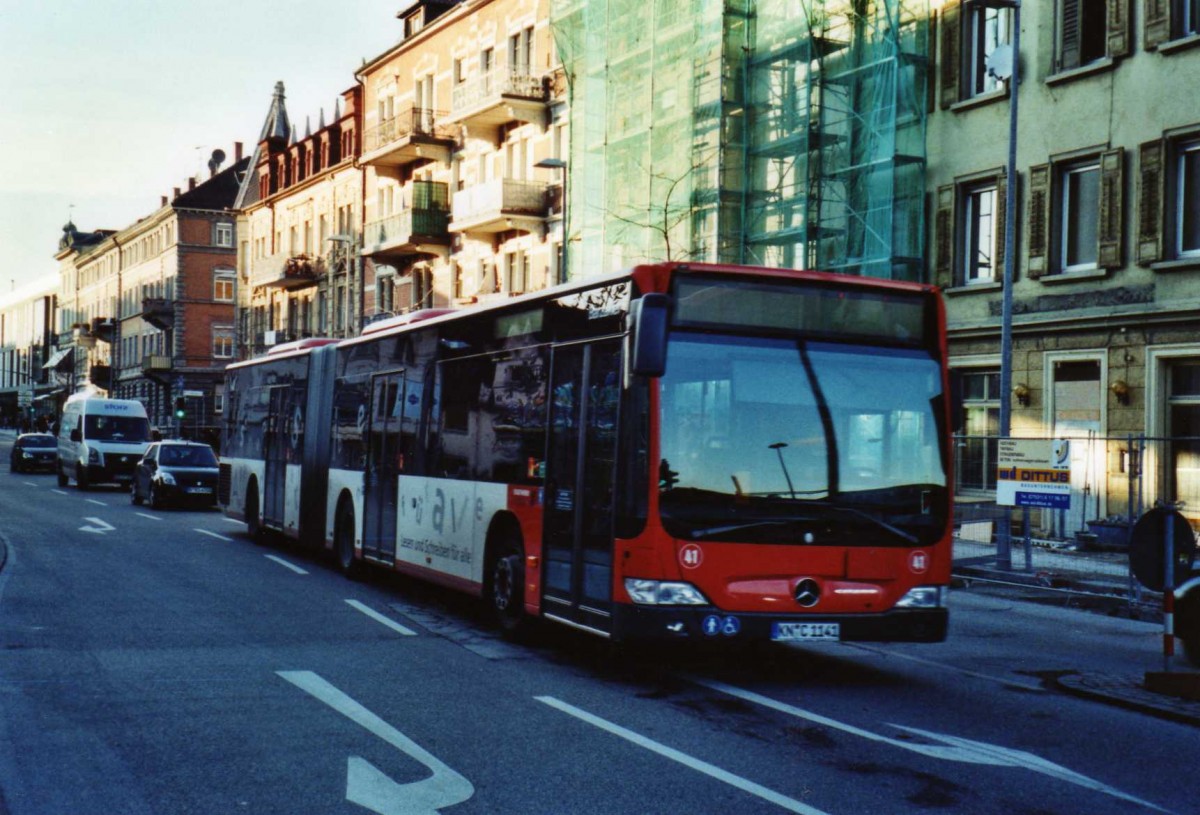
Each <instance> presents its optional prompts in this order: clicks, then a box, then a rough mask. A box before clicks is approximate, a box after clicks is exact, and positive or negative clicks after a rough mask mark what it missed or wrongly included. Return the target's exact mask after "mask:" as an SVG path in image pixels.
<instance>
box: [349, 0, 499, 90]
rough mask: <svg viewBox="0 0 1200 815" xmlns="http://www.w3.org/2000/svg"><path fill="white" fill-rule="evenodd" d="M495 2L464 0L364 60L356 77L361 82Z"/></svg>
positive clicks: (490, 0)
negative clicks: (412, 32)
mask: <svg viewBox="0 0 1200 815" xmlns="http://www.w3.org/2000/svg"><path fill="white" fill-rule="evenodd" d="M493 2H495V0H463V2H462V3H461V4H460V5H459V6H458V8H456V9H454V10H453V11H448V12H446V13H445V14H443V15H442V16H441V17H438V18H437V19H436V20H434V21H433V22H432V23H430V24H429V25H427V26H425V27H424V28H422V29H421V30H420V31H418V32H417V33H416V34H414V35H412V36H411V37H407V38H405V39H403V40H401V41H400V42H398V43H396V44H395V45H393V46H392V47H391V48H389V49H388V50H386V51H384V52H383V53H382V54H380V55H379V56H377V57H375V58H373V59H369V60H367V61H366V62H364V63H363V64H362V66H361V67H360V68H359V69H358V70H357V71H355V72H354V78H355V79H357V80H358V81H359V82H363V81H364V79H365V78H366V76H367V75H368V74H370V73H372V72H374V71H376V70H378V69H379V68H380V67H381V66H383V65H385V64H387V62H388V61H389V60H391V59H394V58H395V57H397V56H399V55H401V54H403V53H405V52H407V51H410V50H412V49H413V48H416V47H417V46H418V45H420V44H421V43H423V42H424V41H425V40H428V39H429V38H431V37H433V36H435V35H436V34H438V33H440V32H441V31H442V29H444V28H449V27H450V26H452V25H454V24H455V23H457V22H458V21H459V20H461V19H463V18H465V17H470V16H471V15H472V14H474V13H475V12H477V11H479V9H481V8H483V7H484V6H486V5H489V4H490V3H493Z"/></svg>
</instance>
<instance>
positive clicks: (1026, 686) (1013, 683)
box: [842, 642, 1046, 693]
mask: <svg viewBox="0 0 1200 815" xmlns="http://www.w3.org/2000/svg"><path fill="white" fill-rule="evenodd" d="M842 645H845V646H847V647H849V648H854V649H857V650H859V651H867V652H868V653H872V654H878V655H879V656H882V657H895V658H896V659H906V660H908V661H909V662H915V663H917V664H918V665H926V666H928V667H930V668H940V669H941V670H943V671H950V672H951V673H957V674H962V675H963V676H971V677H974V678H976V679H986V680H987V681H989V682H997V683H999V684H1001V685H1005V686H1007V687H1010V688H1017V689H1018V690H1027V691H1033V692H1035V693H1045V692H1046V689H1045V688H1043V687H1042V686H1041V685H1034V684H1033V683H1031V682H1020V681H1018V680H1016V679H1005V678H1004V677H1002V676H992V675H991V674H985V673H979V672H978V671H969V670H967V669H966V668H959V667H958V666H956V665H948V664H947V663H945V662H934V661H933V660H931V659H922V658H921V657H914V656H909V655H908V654H898V653H896V652H895V651H888V650H885V649H883V648H874V647H872V646H870V645H863V644H862V643H859V642H844V643H842Z"/></svg>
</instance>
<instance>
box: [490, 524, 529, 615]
mask: <svg viewBox="0 0 1200 815" xmlns="http://www.w3.org/2000/svg"><path fill="white" fill-rule="evenodd" d="M522 550H523V547H522V545H521V538H520V535H519V534H517V533H514V532H513V531H512V530H508V529H501V530H500V531H499V532H498V533H497V537H496V540H495V545H494V550H493V551H494V552H495V556H494V558H493V559H492V568H491V576H490V579H489V580H488V602H489V604H490V606H491V612H492V614H494V615H495V618H496V622H497V624H498V625H499V626H500V631H501V633H502V634H503V635H504V636H505V637H508V638H510V639H515V638H517V637H519V636H520V635H521V634H522V633H524V630H525V628H526V624H527V623H528V618H527V617H526V615H525V555H524V552H523V551H522Z"/></svg>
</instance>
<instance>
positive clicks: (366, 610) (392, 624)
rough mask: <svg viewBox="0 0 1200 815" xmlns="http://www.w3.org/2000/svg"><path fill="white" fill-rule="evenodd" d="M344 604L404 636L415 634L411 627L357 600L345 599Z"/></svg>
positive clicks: (413, 635)
mask: <svg viewBox="0 0 1200 815" xmlns="http://www.w3.org/2000/svg"><path fill="white" fill-rule="evenodd" d="M346 604H347V605H349V606H350V608H353V609H356V610H357V611H361V612H362V613H363V614H366V615H367V616H368V617H370V618H371V619H372V620H374V621H375V622H377V623H383V624H384V625H386V626H387V627H388V628H390V629H392V630H393V631H396V632H398V633H400V634H403V635H404V636H406V637H415V636H417V632H416V631H413V630H412V629H411V628H405V627H404V626H402V625H400V623H398V622H396V621H395V620H391V619H388V618H387V617H385V616H383V615H382V614H380V613H379V612H378V611H376V610H375V609H373V608H370V607H369V606H366V605H363V604H362V603H360V602H358V601H357V600H347V601H346Z"/></svg>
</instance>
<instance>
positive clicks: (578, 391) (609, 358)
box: [542, 340, 621, 632]
mask: <svg viewBox="0 0 1200 815" xmlns="http://www.w3.org/2000/svg"><path fill="white" fill-rule="evenodd" d="M620 382H621V344H620V341H619V340H602V341H598V342H590V343H578V344H573V345H560V346H556V347H555V348H554V356H553V368H552V373H551V379H550V383H551V389H550V394H551V396H550V400H551V402H550V415H549V422H550V433H549V441H548V444H547V451H546V480H545V515H544V522H543V548H542V552H543V561H544V564H545V567H544V568H545V572H544V574H543V586H544V600H545V602H544V603H543V609H544V613H545V614H546V615H547V616H549V617H556V618H560V619H563V620H567V621H569V622H572V623H575V624H578V625H582V626H586V627H587V628H590V629H593V630H596V631H601V632H608V631H609V630H610V629H611V617H612V614H611V609H612V552H613V512H614V508H613V496H614V482H615V478H616V467H615V456H616V451H617V419H618V416H617V405H618V404H619V394H620Z"/></svg>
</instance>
